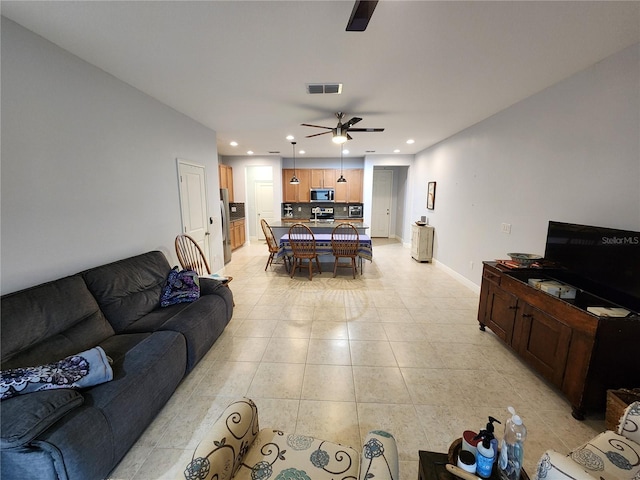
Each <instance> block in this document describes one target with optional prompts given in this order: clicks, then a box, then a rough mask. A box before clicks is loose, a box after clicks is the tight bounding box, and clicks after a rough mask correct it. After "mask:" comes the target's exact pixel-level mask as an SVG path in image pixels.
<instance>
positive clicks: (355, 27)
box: [346, 0, 378, 32]
mask: <svg viewBox="0 0 640 480" xmlns="http://www.w3.org/2000/svg"><path fill="white" fill-rule="evenodd" d="M377 4H378V0H356V3H355V4H354V5H353V10H351V17H349V21H348V22H347V29H346V31H347V32H364V31H365V30H366V29H367V25H369V20H371V15H373V11H374V10H375V9H376V5H377Z"/></svg>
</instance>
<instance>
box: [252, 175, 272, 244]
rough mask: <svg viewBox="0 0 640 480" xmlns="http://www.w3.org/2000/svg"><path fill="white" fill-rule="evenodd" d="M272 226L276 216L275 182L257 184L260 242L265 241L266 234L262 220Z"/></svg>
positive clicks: (257, 221)
mask: <svg viewBox="0 0 640 480" xmlns="http://www.w3.org/2000/svg"><path fill="white" fill-rule="evenodd" d="M263 218H264V219H265V220H266V221H267V223H269V224H271V223H273V222H274V221H275V219H276V216H275V212H274V211H273V182H256V233H257V235H256V236H257V237H258V240H264V239H265V238H264V232H263V231H262V226H261V225H260V220H261V219H263Z"/></svg>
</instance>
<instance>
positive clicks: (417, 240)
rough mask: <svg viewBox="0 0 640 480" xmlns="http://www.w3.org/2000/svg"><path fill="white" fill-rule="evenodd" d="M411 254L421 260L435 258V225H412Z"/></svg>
mask: <svg viewBox="0 0 640 480" xmlns="http://www.w3.org/2000/svg"><path fill="white" fill-rule="evenodd" d="M411 256H412V257H413V258H414V259H416V260H418V261H419V262H430V261H431V260H432V259H433V227H431V226H429V225H426V226H420V225H412V226H411Z"/></svg>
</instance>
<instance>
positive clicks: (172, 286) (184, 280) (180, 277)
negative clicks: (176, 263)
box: [160, 267, 200, 307]
mask: <svg viewBox="0 0 640 480" xmlns="http://www.w3.org/2000/svg"><path fill="white" fill-rule="evenodd" d="M198 298H200V281H199V279H198V274H197V273H196V272H194V271H193V270H182V271H178V267H173V269H172V270H171V271H170V272H169V276H168V277H167V283H166V285H165V286H164V288H163V289H162V296H161V297H160V306H161V307H168V306H169V305H175V304H177V303H188V302H194V301H196V300H197V299H198Z"/></svg>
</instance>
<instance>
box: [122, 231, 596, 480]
mask: <svg viewBox="0 0 640 480" xmlns="http://www.w3.org/2000/svg"><path fill="white" fill-rule="evenodd" d="M267 255H268V254H267V248H266V245H265V244H264V243H262V242H254V244H251V245H246V246H244V247H242V248H240V249H238V250H236V251H235V252H234V253H233V259H232V261H231V263H230V264H228V265H227V267H226V268H225V274H227V275H232V276H233V277H234V280H233V282H232V283H231V289H232V291H233V293H234V298H235V303H236V306H235V310H234V315H233V319H232V320H231V322H230V324H229V325H228V326H227V328H226V330H225V332H224V333H223V335H222V336H221V337H220V338H219V339H218V340H217V342H216V343H215V344H214V346H213V347H212V348H211V350H210V351H209V353H208V354H207V355H206V357H205V358H204V359H203V360H202V361H201V362H200V363H199V364H198V366H197V367H196V368H195V369H194V371H193V372H191V374H190V375H189V376H188V377H187V378H186V379H185V380H184V381H183V382H182V384H181V385H180V386H179V387H178V389H177V391H176V393H175V394H174V395H173V397H172V398H171V400H170V401H169V403H168V404H167V405H166V406H165V408H164V409H163V410H162V411H161V412H160V414H159V415H158V417H157V418H156V419H155V420H154V422H153V423H152V424H151V425H150V426H149V428H148V429H147V430H146V432H145V433H144V434H143V435H142V436H141V438H140V439H139V440H138V442H137V443H136V444H135V445H134V447H133V448H132V449H131V450H130V452H129V453H128V454H127V456H126V457H125V458H124V459H123V460H122V462H121V463H120V465H119V466H118V467H117V468H116V469H115V470H114V472H112V474H111V476H110V478H111V479H114V480H115V479H118V480H125V479H131V480H139V479H168V478H172V479H173V478H182V476H181V475H182V473H181V472H182V469H183V468H184V466H185V465H186V464H187V463H188V458H189V457H190V454H191V452H192V450H193V449H194V448H195V446H196V445H197V443H198V442H199V440H200V439H201V438H202V437H203V435H204V434H205V433H206V431H207V429H208V428H209V426H210V425H211V424H212V423H213V422H214V421H215V420H216V418H217V417H218V415H219V414H220V413H221V412H222V410H223V409H224V407H225V406H226V405H227V404H229V403H230V401H231V400H232V399H233V398H235V397H238V396H243V395H246V396H249V397H250V398H252V399H253V400H254V401H255V402H256V404H257V406H258V412H259V419H260V425H261V426H262V427H265V426H269V427H273V428H278V429H281V430H285V431H290V432H294V431H295V432H298V433H303V434H309V435H313V436H316V437H320V438H325V439H327V440H332V441H335V442H339V443H343V444H347V445H351V446H354V447H359V445H360V444H361V439H362V438H363V437H364V436H365V435H366V433H367V432H368V431H369V430H371V429H376V428H382V429H388V430H389V431H391V432H392V433H393V434H394V436H395V437H396V439H397V441H398V448H399V454H400V460H401V464H400V470H401V479H402V480H415V479H416V478H417V475H418V461H417V459H418V450H433V451H442V452H446V451H447V449H448V447H449V445H450V443H451V442H452V441H453V440H454V439H456V438H458V437H460V436H461V434H462V431H463V430H465V429H471V430H476V431H477V430H479V429H480V428H483V427H484V425H485V423H486V421H487V416H488V415H493V416H494V417H497V418H499V419H501V420H502V419H504V418H506V415H507V410H506V408H507V406H509V405H513V406H514V407H515V408H516V410H517V412H518V413H519V414H520V415H521V416H522V417H523V419H524V423H525V425H526V426H527V428H528V431H529V434H528V438H527V441H526V444H525V468H526V469H527V471H528V472H531V473H533V472H534V471H535V465H536V463H537V460H538V458H539V457H540V455H541V454H542V452H543V451H544V450H545V449H546V448H554V449H556V450H558V451H561V452H565V453H566V452H568V451H569V449H571V448H573V447H576V446H578V445H580V444H581V443H583V442H584V441H586V440H588V439H589V438H591V437H593V436H594V435H595V434H597V433H598V432H600V431H602V430H604V416H603V415H597V416H593V415H592V416H590V417H589V418H588V419H587V420H586V421H584V422H578V421H576V420H574V419H573V418H572V417H571V413H570V406H569V404H568V403H567V401H566V400H565V399H564V398H563V397H562V396H561V395H560V394H559V393H558V392H557V391H556V390H554V389H553V388H551V387H550V386H549V385H548V384H547V383H546V382H545V381H543V380H542V379H541V378H540V377H539V376H538V375H536V374H535V373H533V372H532V370H531V369H529V368H528V367H527V366H526V365H525V364H524V363H523V362H522V361H520V360H519V359H518V358H517V357H516V356H515V355H513V354H512V353H511V351H510V350H509V349H508V348H507V347H505V346H504V345H503V344H502V343H501V342H500V341H498V340H497V339H496V337H495V336H494V335H493V333H491V332H490V331H489V330H487V331H486V332H481V331H480V330H479V329H478V323H477V319H476V315H477V306H478V295H477V294H476V293H475V292H474V291H472V290H470V289H469V288H467V287H466V286H465V285H463V284H461V283H459V282H458V281H457V280H455V279H454V278H452V277H451V276H450V275H448V274H447V273H446V272H445V271H444V270H443V269H440V268H438V267H436V266H434V265H433V264H428V263H418V262H416V261H414V260H413V259H411V257H410V253H409V249H408V248H406V247H403V246H402V245H401V244H400V243H398V242H395V241H392V240H382V239H376V240H374V261H373V263H369V262H365V268H364V274H363V275H361V276H358V277H357V278H356V279H355V280H354V279H353V278H352V276H351V273H350V271H349V269H341V270H340V271H339V273H338V277H336V278H333V274H332V272H328V271H325V272H324V273H322V275H316V276H314V278H313V281H309V279H308V278H307V277H306V276H305V274H304V273H299V274H297V275H296V277H295V278H294V279H290V278H289V276H288V275H287V274H286V272H285V271H284V267H283V266H282V265H276V266H274V267H270V268H269V269H268V270H267V271H266V272H265V271H264V266H265V262H266V259H267ZM327 270H328V269H327ZM497 431H498V432H501V428H500V426H498V428H497Z"/></svg>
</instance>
